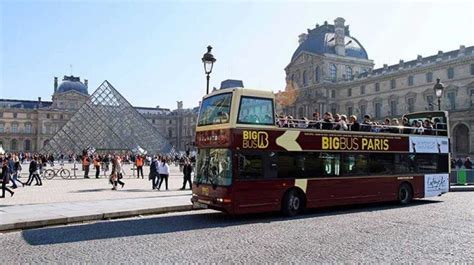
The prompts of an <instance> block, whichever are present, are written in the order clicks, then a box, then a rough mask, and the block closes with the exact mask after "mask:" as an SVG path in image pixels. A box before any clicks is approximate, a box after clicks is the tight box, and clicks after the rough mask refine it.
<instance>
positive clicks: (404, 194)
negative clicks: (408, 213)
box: [398, 183, 413, 204]
mask: <svg viewBox="0 0 474 265" xmlns="http://www.w3.org/2000/svg"><path fill="white" fill-rule="evenodd" d="M412 199H413V191H412V188H411V186H410V185H409V184H408V183H402V184H401V185H400V187H399V188H398V201H399V202H400V204H409V203H410V202H411V200H412Z"/></svg>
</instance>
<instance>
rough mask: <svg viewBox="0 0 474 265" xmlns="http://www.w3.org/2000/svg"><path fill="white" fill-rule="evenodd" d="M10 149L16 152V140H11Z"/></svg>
mask: <svg viewBox="0 0 474 265" xmlns="http://www.w3.org/2000/svg"><path fill="white" fill-rule="evenodd" d="M11 149H12V151H16V150H17V149H18V141H17V140H16V139H13V140H12V142H11Z"/></svg>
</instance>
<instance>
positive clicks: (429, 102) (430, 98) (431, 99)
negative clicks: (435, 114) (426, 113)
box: [426, 95, 433, 110]
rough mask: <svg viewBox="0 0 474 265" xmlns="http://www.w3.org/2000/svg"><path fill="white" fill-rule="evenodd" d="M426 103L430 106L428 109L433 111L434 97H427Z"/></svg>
mask: <svg viewBox="0 0 474 265" xmlns="http://www.w3.org/2000/svg"><path fill="white" fill-rule="evenodd" d="M426 103H427V104H428V109H429V110H433V96H432V95H429V96H426Z"/></svg>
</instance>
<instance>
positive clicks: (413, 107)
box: [407, 98, 415, 112]
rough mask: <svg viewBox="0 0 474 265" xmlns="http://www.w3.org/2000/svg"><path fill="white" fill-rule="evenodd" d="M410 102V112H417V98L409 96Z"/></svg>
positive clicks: (408, 101)
mask: <svg viewBox="0 0 474 265" xmlns="http://www.w3.org/2000/svg"><path fill="white" fill-rule="evenodd" d="M407 103H408V112H415V98H409V99H408V100H407Z"/></svg>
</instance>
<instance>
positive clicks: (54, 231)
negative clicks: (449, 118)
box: [22, 200, 440, 246]
mask: <svg viewBox="0 0 474 265" xmlns="http://www.w3.org/2000/svg"><path fill="white" fill-rule="evenodd" d="M439 202H440V201H429V200H422V201H421V200H417V201H414V202H413V203H412V204H410V205H407V206H400V205H397V204H394V203H384V204H369V205H367V204H366V205H358V206H344V207H331V208H323V209H315V210H311V211H307V212H306V213H305V214H302V215H300V216H297V217H293V218H289V217H283V216H281V215H280V214H278V213H264V214H252V215H240V216H231V215H227V214H224V213H220V212H211V213H209V212H205V213H203V212H199V211H195V212H193V214H187V215H173V216H156V217H152V218H144V219H126V220H119V221H102V222H97V223H90V224H79V225H71V226H60V227H52V228H41V229H32V230H25V231H22V236H23V238H24V239H25V241H26V242H27V243H28V244H30V245H33V246H36V245H50V244H62V243H72V242H81V241H90V240H100V239H109V238H120V237H129V236H140V235H149V234H166V233H173V232H183V231H193V230H199V229H209V228H224V227H230V226H238V225H245V224H252V223H270V222H280V221H288V220H298V219H306V218H318V217H324V216H334V215H345V214H353V213H362V212H372V211H384V210H392V209H398V208H411V207H417V206H423V205H428V204H434V203H439Z"/></svg>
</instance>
